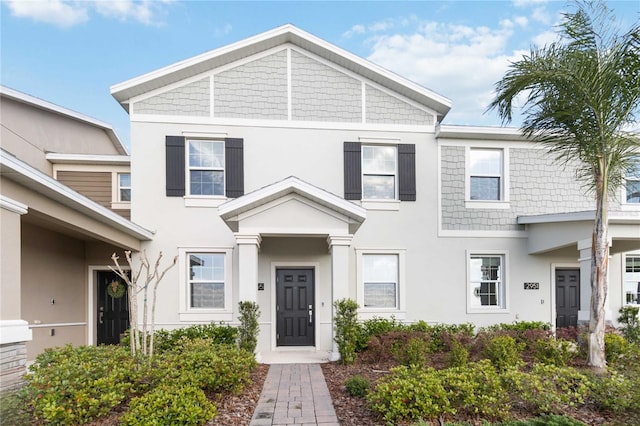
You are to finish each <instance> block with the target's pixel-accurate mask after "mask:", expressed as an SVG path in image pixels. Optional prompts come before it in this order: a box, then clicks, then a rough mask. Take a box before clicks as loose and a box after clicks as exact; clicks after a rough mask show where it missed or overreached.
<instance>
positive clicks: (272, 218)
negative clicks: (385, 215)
mask: <svg viewBox="0 0 640 426" xmlns="http://www.w3.org/2000/svg"><path fill="white" fill-rule="evenodd" d="M218 213H219V214H220V217H221V218H222V219H223V220H224V221H225V223H226V224H227V226H229V228H230V229H231V230H232V231H234V232H241V233H247V232H248V233H255V234H260V235H348V234H353V233H355V232H356V231H357V230H358V228H359V227H360V225H361V224H362V223H363V222H364V220H365V219H366V210H365V209H363V208H362V207H360V206H357V205H355V204H354V203H352V202H349V201H347V200H345V199H343V198H341V197H338V196H337V195H334V194H332V193H330V192H327V191H325V190H323V189H320V188H318V187H316V186H313V185H311V184H309V183H307V182H304V181H302V180H300V179H298V178H296V177H293V176H292V177H288V178H286V179H284V180H282V181H279V182H276V183H273V184H271V185H268V186H266V187H263V188H260V189H258V190H256V191H253V192H251V193H248V194H246V195H244V196H242V197H239V198H236V199H234V200H231V201H228V202H226V203H224V204H222V205H220V206H219V207H218Z"/></svg>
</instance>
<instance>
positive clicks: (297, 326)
mask: <svg viewBox="0 0 640 426" xmlns="http://www.w3.org/2000/svg"><path fill="white" fill-rule="evenodd" d="M313 290H314V288H313V269H278V270H276V312H277V325H276V333H277V335H276V341H277V345H278V346H315V333H314V322H315V305H314V301H313Z"/></svg>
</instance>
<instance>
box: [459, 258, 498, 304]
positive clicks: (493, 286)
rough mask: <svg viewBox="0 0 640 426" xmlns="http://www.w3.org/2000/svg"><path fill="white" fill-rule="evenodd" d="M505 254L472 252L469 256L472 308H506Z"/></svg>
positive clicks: (470, 300) (469, 297)
mask: <svg viewBox="0 0 640 426" xmlns="http://www.w3.org/2000/svg"><path fill="white" fill-rule="evenodd" d="M504 263H505V255H502V254H491V255H489V254H487V255H485V254H472V255H470V256H469V296H468V304H467V306H468V308H469V309H470V310H474V309H478V310H483V309H490V308H498V309H505V308H506V300H507V298H506V287H505V283H504Z"/></svg>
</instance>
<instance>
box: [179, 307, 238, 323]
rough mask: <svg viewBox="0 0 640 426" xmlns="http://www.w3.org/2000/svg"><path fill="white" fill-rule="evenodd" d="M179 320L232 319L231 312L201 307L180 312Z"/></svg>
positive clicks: (209, 320)
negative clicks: (197, 309)
mask: <svg viewBox="0 0 640 426" xmlns="http://www.w3.org/2000/svg"><path fill="white" fill-rule="evenodd" d="M178 315H179V316H180V321H185V322H190V321H207V322H211V321H216V322H217V321H233V312H230V311H223V310H212V309H203V310H201V311H187V312H180V313H179V314H178Z"/></svg>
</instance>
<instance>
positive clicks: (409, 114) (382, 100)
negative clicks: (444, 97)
mask: <svg viewBox="0 0 640 426" xmlns="http://www.w3.org/2000/svg"><path fill="white" fill-rule="evenodd" d="M366 106H367V107H366V121H367V123H386V124H415V125H421V126H432V125H433V124H434V123H433V114H428V113H427V112H426V111H423V110H421V109H419V108H416V107H414V106H413V105H410V104H408V103H406V102H403V101H402V100H400V99H398V98H396V97H395V96H391V95H389V94H387V93H385V92H383V91H381V90H378V89H376V88H373V87H371V86H370V85H368V84H367V85H366Z"/></svg>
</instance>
